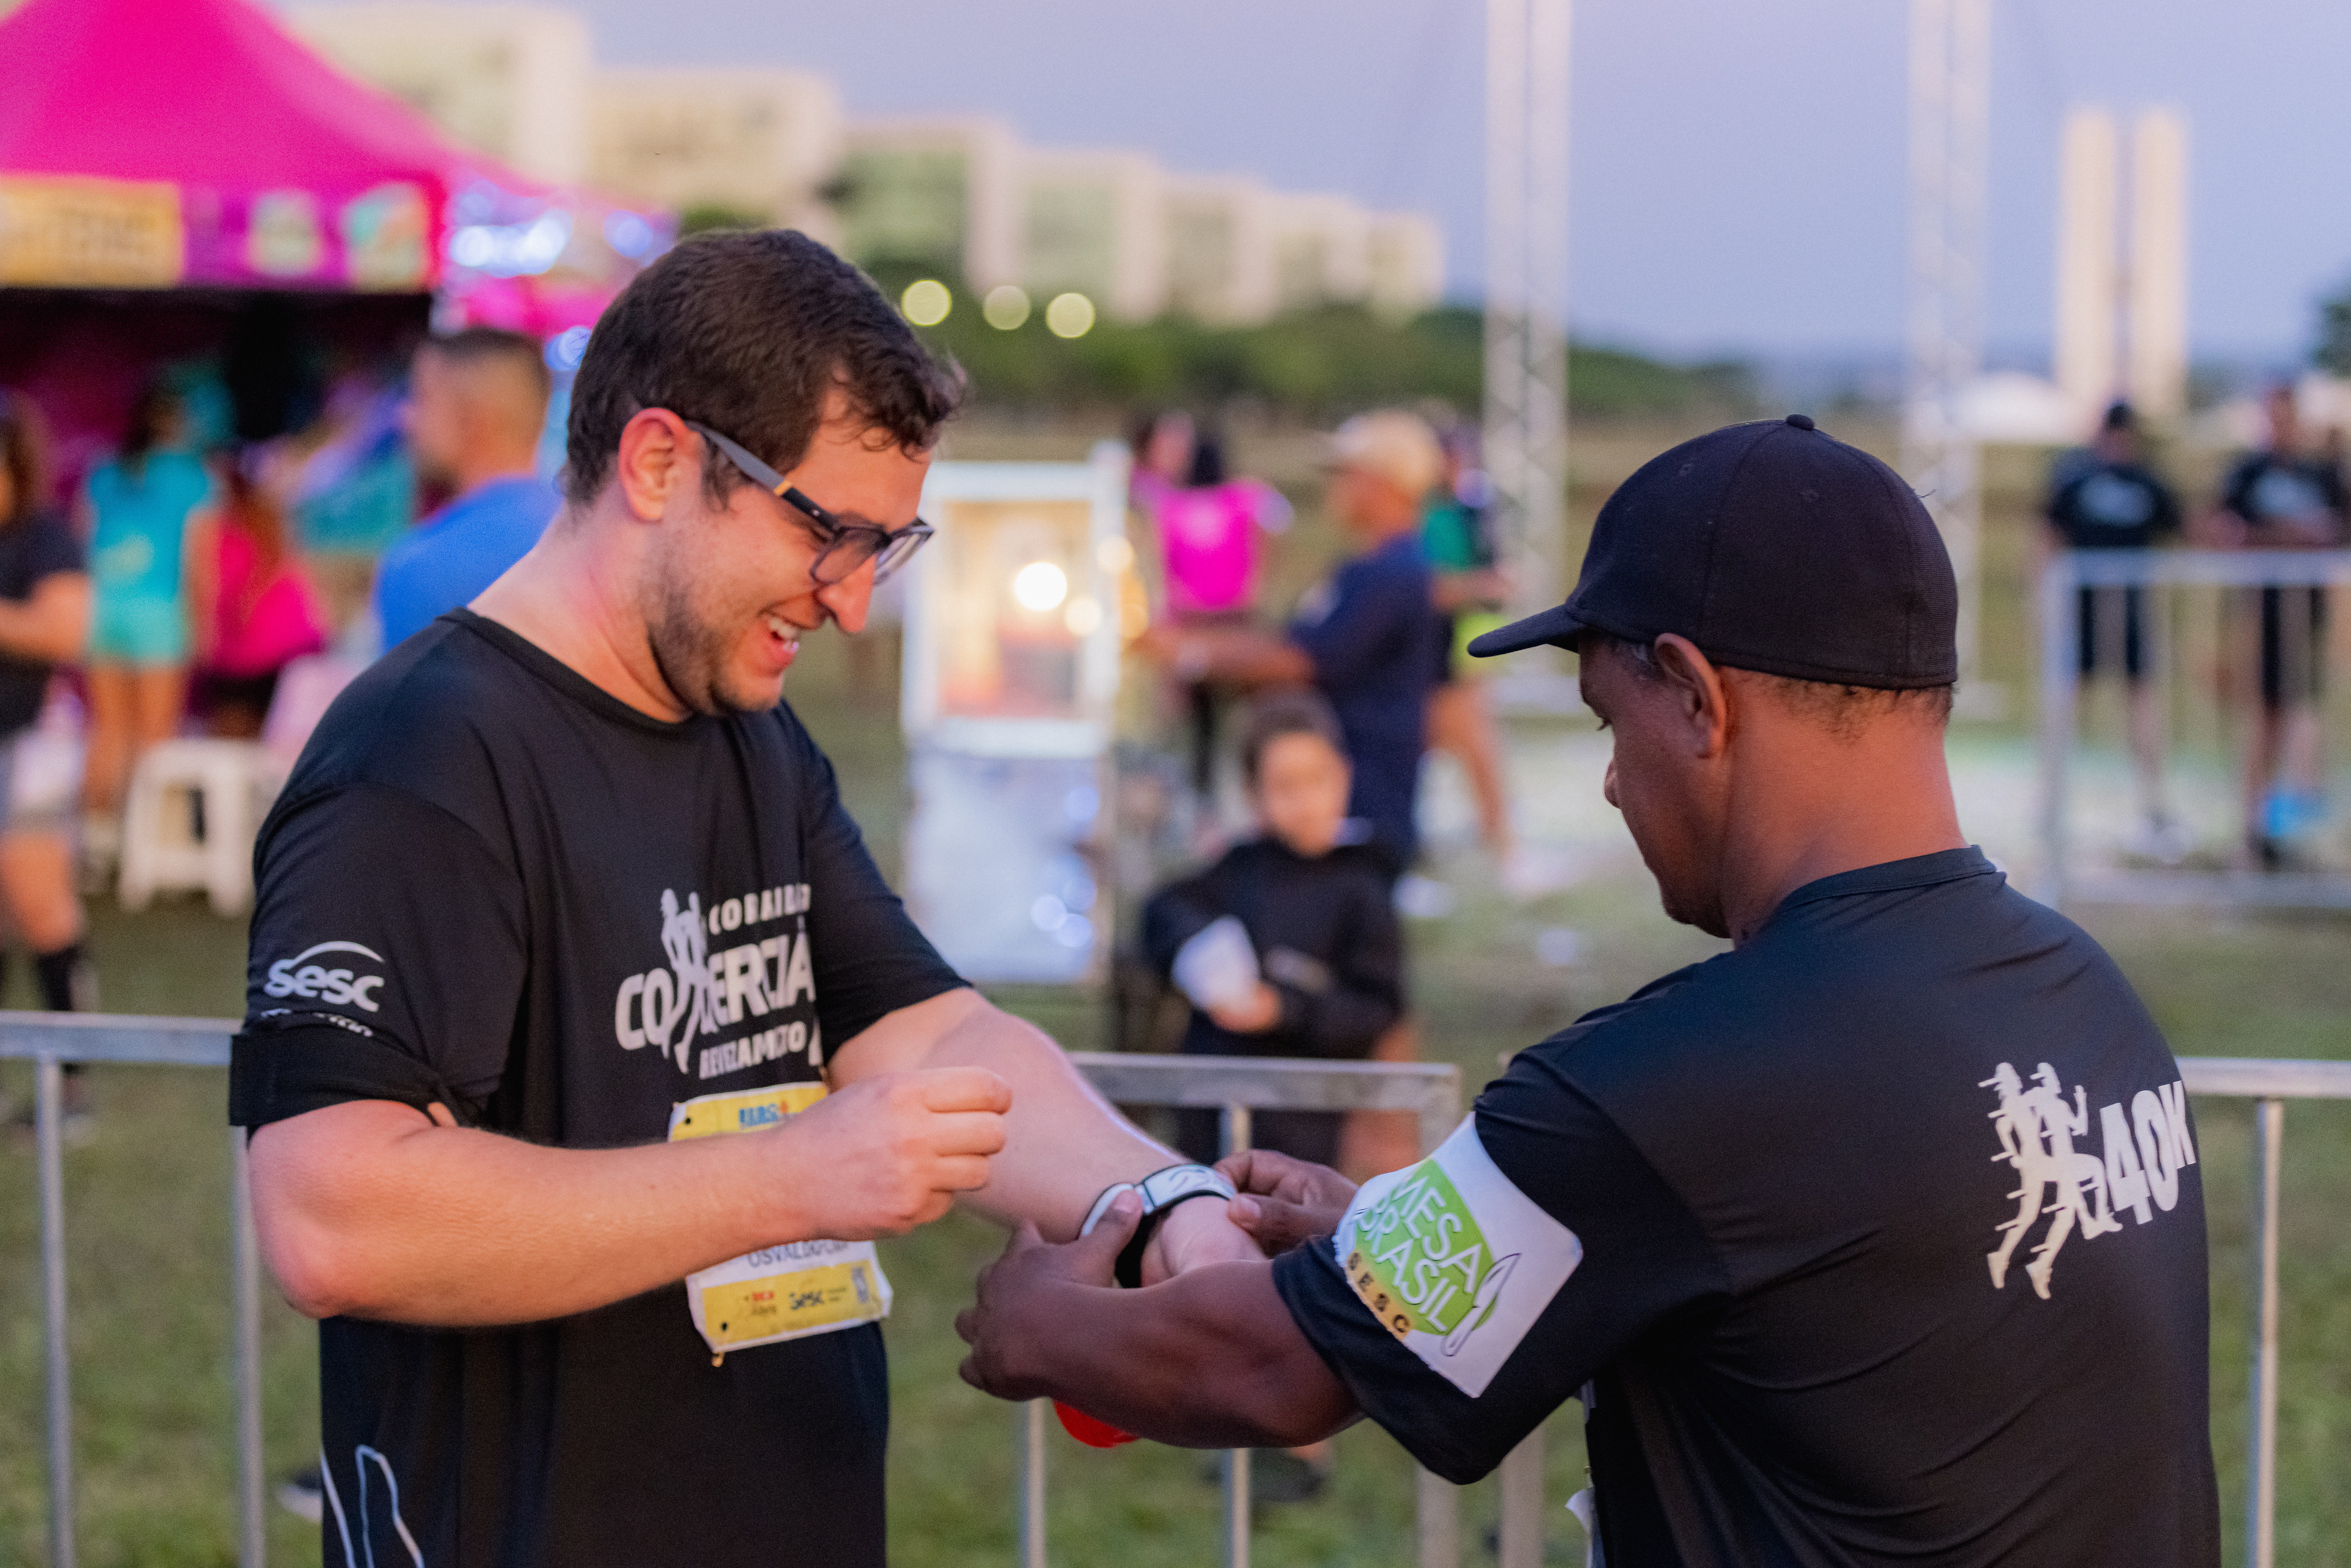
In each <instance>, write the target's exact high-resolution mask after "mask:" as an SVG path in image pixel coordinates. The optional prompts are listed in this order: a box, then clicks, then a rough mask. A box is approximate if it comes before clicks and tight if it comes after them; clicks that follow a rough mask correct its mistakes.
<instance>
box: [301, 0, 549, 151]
mask: <svg viewBox="0 0 2351 1568" xmlns="http://www.w3.org/2000/svg"><path fill="white" fill-rule="evenodd" d="M287 20H288V22H290V23H291V25H292V26H293V28H294V30H295V32H296V33H297V34H298V35H299V36H300V37H302V38H303V39H304V40H306V41H307V42H308V43H309V44H310V45H311V47H314V48H316V49H318V50H319V53H321V54H323V55H325V56H326V57H328V58H329V59H330V60H332V61H333V62H334V63H335V64H337V65H339V66H340V67H341V68H343V69H345V70H347V71H349V72H350V73H351V74H352V75H353V76H355V77H358V78H360V79H361V80H363V81H367V82H371V83H373V84H374V85H375V86H377V87H380V88H381V89H384V90H386V91H388V92H390V93H392V94H393V95H394V96H395V97H398V98H401V99H406V100H407V101H408V102H409V103H411V104H413V105H414V106H415V107H416V108H417V109H419V110H422V111H423V113H424V115H425V116H426V118H428V119H430V120H432V121H433V123H434V124H435V125H437V126H439V127H440V128H441V130H442V131H444V132H445V133H446V134H447V135H448V136H449V138H450V139H451V140H452V141H456V142H458V143H459V144H461V145H463V146H466V147H470V148H473V149H474V150H475V151H476V152H486V153H488V154H489V155H490V156H491V157H493V158H496V159H497V160H498V161H500V162H503V163H506V164H507V165H508V166H509V167H511V168H513V169H515V170H517V171H518V172H522V173H525V174H528V175H531V176H533V177H534V178H537V179H540V180H545V181H548V182H549V183H557V184H574V183H579V182H580V181H581V180H584V179H585V178H586V177H587V174H588V161H589V136H588V105H589V89H590V78H592V76H593V74H594V67H593V59H592V40H591V38H590V33H589V28H588V24H587V22H586V21H585V20H584V19H583V18H581V17H580V16H578V15H577V14H576V13H574V12H571V11H567V10H562V9H559V8H558V7H555V6H552V5H455V4H447V3H444V0H371V3H368V4H361V5H331V6H329V5H305V6H299V7H297V8H296V9H294V10H293V11H292V12H290V13H289V14H288V16H287Z"/></svg>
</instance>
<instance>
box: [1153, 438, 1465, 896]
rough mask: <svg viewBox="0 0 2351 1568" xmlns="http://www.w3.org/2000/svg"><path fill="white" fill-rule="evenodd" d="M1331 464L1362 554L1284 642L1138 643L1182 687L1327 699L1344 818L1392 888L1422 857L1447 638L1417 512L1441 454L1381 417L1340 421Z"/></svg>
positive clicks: (1184, 638)
mask: <svg viewBox="0 0 2351 1568" xmlns="http://www.w3.org/2000/svg"><path fill="white" fill-rule="evenodd" d="M1325 463H1326V465H1327V466H1328V468H1329V472H1330V480H1329V487H1328V489H1327V491H1326V492H1325V498H1324V505H1325V507H1327V508H1328V509H1329V511H1330V513H1331V515H1332V517H1333V518H1335V519H1336V520H1337V521H1338V523H1339V524H1340V526H1341V527H1342V528H1344V529H1345V530H1346V531H1347V533H1348V535H1349V536H1350V537H1351V538H1352V540H1353V543H1354V545H1355V547H1356V550H1355V553H1354V554H1353V555H1352V556H1350V557H1349V558H1348V559H1346V560H1344V561H1343V562H1341V563H1340V565H1339V567H1338V568H1337V570H1334V571H1332V574H1331V575H1330V577H1328V578H1327V579H1325V580H1323V581H1322V583H1321V584H1319V585H1317V586H1316V587H1315V588H1314V589H1312V590H1311V591H1309V592H1308V593H1307V594H1306V596H1305V597H1304V598H1303V599H1302V600H1301V601H1300V602H1299V606H1298V612H1297V614H1296V615H1295V616H1294V617H1292V619H1291V621H1290V627H1289V630H1288V632H1287V633H1286V634H1285V635H1282V636H1275V635H1273V634H1271V633H1270V632H1261V631H1259V630H1256V629H1255V628H1252V627H1246V626H1230V627H1227V626H1206V627H1201V626H1189V627H1187V626H1185V625H1182V624H1180V623H1176V624H1170V625H1163V626H1157V627H1154V628H1153V629H1152V630H1151V631H1150V632H1147V633H1146V634H1145V635H1144V637H1143V639H1142V640H1141V641H1140V642H1139V643H1137V647H1138V648H1139V649H1140V650H1141V651H1142V652H1143V653H1144V654H1145V655H1146V656H1148V657H1151V658H1153V659H1155V660H1156V661H1158V662H1159V663H1161V664H1163V665H1164V666H1165V668H1167V669H1168V670H1170V671H1171V672H1172V673H1173V674H1175V677H1176V678H1177V679H1178V680H1182V681H1187V682H1208V683H1212V684H1214V685H1219V686H1227V687H1237V688H1240V689H1244V690H1251V689H1258V688H1262V687H1268V686H1304V685H1311V686H1313V687H1315V688H1316V689H1317V690H1319V691H1320V692H1321V693H1322V695H1323V696H1324V697H1325V698H1327V699H1328V700H1329V702H1330V704H1331V706H1332V710H1333V711H1334V712H1335V713H1336V714H1337V715H1338V717H1339V727H1340V730H1341V733H1342V734H1343V736H1344V737H1345V738H1346V748H1347V760H1348V763H1349V764H1350V766H1351V767H1352V768H1353V770H1354V778H1353V788H1352V789H1351V791H1350V793H1349V797H1348V810H1349V811H1350V812H1351V813H1352V814H1353V816H1354V817H1356V818H1358V819H1361V820H1362V821H1364V823H1365V824H1366V825H1367V827H1368V830H1369V839H1368V841H1369V842H1370V843H1371V844H1372V845H1373V846H1374V849H1375V850H1376V851H1377V852H1378V853H1379V854H1380V856H1381V857H1382V859H1383V861H1384V864H1385V866H1386V868H1387V874H1388V876H1389V879H1390V881H1391V882H1392V883H1393V882H1395V880H1397V879H1400V878H1402V877H1403V876H1404V874H1405V873H1406V872H1407V871H1409V870H1410V869H1411V866H1412V862H1413V861H1414V859H1415V857H1416V855H1417V854H1418V853H1419V850H1420V835H1419V830H1418V828H1417V827H1416V824H1415V822H1414V820H1413V807H1414V800H1415V797H1416V795H1417V793H1418V791H1419V788H1420V757H1421V752H1422V750H1423V748H1424V745H1425V742H1426V736H1427V722H1428V713H1427V710H1428V688H1429V685H1430V677H1431V675H1432V674H1433V672H1434V670H1435V667H1436V664H1437V652H1436V645H1437V616H1436V612H1435V611H1434V610H1433V609H1432V608H1431V602H1432V600H1431V595H1432V589H1431V586H1430V581H1429V570H1428V558H1427V556H1426V554H1425V553H1424V552H1423V551H1422V549H1421V543H1420V522H1421V502H1422V500H1423V498H1424V497H1426V495H1427V494H1428V491H1429V489H1430V487H1431V486H1434V485H1435V484H1436V483H1437V479H1438V477H1439V476H1440V475H1441V474H1442V472H1443V468H1444V455H1443V454H1442V453H1441V452H1439V450H1438V449H1437V435H1436V433H1435V432H1434V431H1432V430H1430V429H1429V427H1428V423H1427V421H1426V420H1424V419H1422V418H1421V417H1420V416H1419V415H1418V414H1416V413H1405V412H1404V411H1402V410H1396V409H1384V410H1381V411H1379V412H1377V413H1365V414H1358V415H1357V416H1356V417H1354V418H1353V419H1351V420H1349V421H1347V423H1344V424H1343V425H1341V426H1340V427H1339V429H1338V431H1337V432H1336V433H1335V434H1333V435H1332V438H1331V442H1330V446H1329V450H1328V453H1327V455H1326V457H1325Z"/></svg>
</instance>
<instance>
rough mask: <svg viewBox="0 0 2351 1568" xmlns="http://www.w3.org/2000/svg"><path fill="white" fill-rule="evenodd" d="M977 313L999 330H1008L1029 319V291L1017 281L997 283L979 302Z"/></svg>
mask: <svg viewBox="0 0 2351 1568" xmlns="http://www.w3.org/2000/svg"><path fill="white" fill-rule="evenodd" d="M979 313H980V314H981V315H982V316H984V317H986V318H987V324H988V325H989V326H991V327H993V328H995V329H997V330H998V331H999V332H1009V331H1011V330H1012V329H1014V328H1015V327H1018V326H1019V325H1020V324H1021V323H1022V322H1023V321H1026V320H1028V319H1029V291H1028V290H1027V289H1025V288H1023V287H1020V286H1019V284H1017V283H999V284H998V285H997V286H996V287H993V288H991V289H989V290H988V291H987V298H985V299H983V300H981V301H980V302H979Z"/></svg>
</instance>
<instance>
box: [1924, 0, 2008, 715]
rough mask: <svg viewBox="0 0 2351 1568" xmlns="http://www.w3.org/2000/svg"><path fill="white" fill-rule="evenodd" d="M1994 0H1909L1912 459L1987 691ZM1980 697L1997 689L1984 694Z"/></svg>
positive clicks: (1968, 676)
mask: <svg viewBox="0 0 2351 1568" xmlns="http://www.w3.org/2000/svg"><path fill="white" fill-rule="evenodd" d="M1990 111H1991V0H1910V298H1909V310H1910V323H1909V327H1910V330H1909V339H1910V344H1909V348H1910V353H1909V373H1908V376H1907V384H1906V386H1905V389H1904V390H1905V396H1904V404H1905V406H1904V409H1903V422H1902V466H1903V471H1904V473H1905V474H1906V475H1907V476H1908V478H1909V480H1910V482H1911V484H1912V485H1913V486H1916V487H1917V490H1918V493H1919V494H1920V495H1921V496H1922V497H1925V499H1926V503H1927V509H1928V512H1929V513H1931V514H1932V515H1933V517H1934V519H1935V524H1936V526H1937V527H1938V528H1940V529H1941V530H1942V533H1943V542H1944V543H1945V544H1946V545H1947V546H1948V547H1949V549H1950V552H1951V565H1952V567H1953V569H1954V570H1956V571H1957V572H1958V574H1959V685H1960V692H1961V696H1962V698H1963V699H1965V698H1966V697H1967V696H1968V695H1969V694H1970V690H1971V688H1978V687H1979V685H1980V683H1979V672H1980V645H1981V640H1982V637H1981V623H1982V604H1981V601H1982V587H1983V573H1982V564H1981V559H1980V558H1981V548H1980V547H1981V539H1982V534H1983V495H1982V488H1981V480H1980V455H1979V452H1978V449H1977V444H1976V442H1975V440H1974V438H1973V437H1972V436H1971V435H1970V434H1969V433H1968V432H1967V431H1966V429H1965V428H1964V427H1963V424H1962V422H1961V409H1960V403H1961V401H1962V399H1963V398H1964V396H1965V395H1966V392H1967V390H1968V388H1969V387H1970V385H1971V384H1972V383H1973V382H1974V381H1975V379H1976V376H1977V374H1978V372H1979V371H1980V370H1981V368H1982V364H1983V274H1984V183H1985V172H1986V165H1987V162H1988V159H1987V156H1986V141H1985V127H1986V121H1987V120H1989V118H1990ZM1976 695H1977V698H1978V700H1979V701H1980V700H1981V699H1982V698H1983V697H1984V696H1987V695H1990V694H1988V693H1983V692H1981V691H1980V690H1978V691H1977V693H1976Z"/></svg>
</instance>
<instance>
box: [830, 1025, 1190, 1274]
mask: <svg viewBox="0 0 2351 1568" xmlns="http://www.w3.org/2000/svg"><path fill="white" fill-rule="evenodd" d="M926 1011H932V1012H934V1014H935V1016H932V1017H928V1018H925V1017H924V1016H922V1015H924V1014H925V1012H926ZM901 1017H904V1019H906V1020H907V1021H908V1023H909V1025H911V1026H914V1027H910V1028H908V1029H906V1030H904V1031H901V1030H896V1029H893V1020H895V1019H899V1018H901ZM925 1026H928V1028H929V1029H930V1030H935V1032H925ZM912 1067H984V1068H987V1070H988V1071H991V1072H993V1073H995V1074H996V1075H997V1076H998V1077H999V1078H1002V1079H1003V1080H1004V1081H1005V1082H1007V1083H1009V1084H1010V1085H1011V1086H1012V1109H1011V1111H1010V1112H1009V1113H1008V1114H1007V1115H1006V1116H1005V1119H1004V1120H1005V1142H1004V1152H1003V1153H1002V1154H999V1155H997V1156H996V1157H995V1158H994V1159H992V1160H990V1161H989V1162H988V1171H987V1186H984V1187H982V1188H980V1189H979V1190H978V1191H977V1192H974V1193H970V1194H968V1195H967V1196H966V1197H965V1198H964V1203H965V1206H966V1207H969V1208H971V1209H974V1210H975V1211H977V1212H978V1213H980V1214H982V1215H985V1216H987V1218H989V1219H992V1220H994V1221H996V1222H997V1223H998V1224H999V1225H1006V1226H1009V1225H1013V1224H1016V1223H1018V1222H1019V1221H1020V1220H1023V1219H1026V1220H1029V1221H1030V1222H1031V1223H1033V1224H1034V1225H1035V1226H1036V1227H1037V1228H1038V1230H1039V1231H1040V1233H1041V1234H1042V1235H1043V1236H1044V1237H1045V1238H1046V1239H1048V1240H1052V1241H1067V1240H1069V1239H1071V1237H1073V1236H1075V1235H1076V1234H1077V1233H1078V1227H1079V1226H1080V1225H1081V1224H1083V1223H1084V1221H1085V1218H1086V1210H1087V1208H1088V1207H1091V1206H1092V1203H1093V1200H1094V1198H1095V1197H1097V1196H1099V1195H1100V1194H1101V1192H1102V1189H1103V1188H1104V1187H1107V1186H1113V1185H1115V1184H1116V1183H1119V1182H1123V1181H1134V1180H1135V1179H1136V1178H1137V1177H1140V1176H1148V1175H1150V1174H1151V1173H1152V1172H1153V1171H1155V1170H1158V1169H1160V1168H1162V1167H1163V1166H1168V1165H1171V1164H1174V1163H1175V1161H1177V1160H1179V1159H1180V1158H1182V1156H1181V1155H1175V1154H1172V1153H1170V1152H1169V1151H1168V1150H1167V1149H1166V1147H1165V1145H1161V1144H1160V1143H1159V1142H1158V1141H1157V1140H1155V1139H1154V1138H1152V1137H1150V1136H1149V1135H1148V1134H1145V1133H1144V1132H1143V1130H1142V1129H1141V1128H1139V1127H1137V1126H1135V1125H1134V1124H1133V1123H1131V1122H1129V1121H1127V1120H1126V1118H1124V1117H1123V1116H1121V1115H1120V1114H1119V1113H1118V1112H1117V1110H1116V1109H1115V1108H1114V1107H1113V1105H1112V1104H1111V1103H1110V1102H1108V1101H1107V1100H1104V1099H1103V1098H1102V1096H1101V1095H1100V1094H1098V1093H1096V1092H1094V1090H1093V1087H1092V1085H1091V1084H1089V1083H1087V1082H1086V1081H1085V1079H1084V1078H1083V1077H1082V1076H1081V1074H1080V1073H1079V1071H1078V1070H1077V1068H1076V1067H1075V1066H1073V1065H1071V1061H1070V1059H1069V1057H1068V1056H1067V1055H1066V1054H1065V1053H1064V1052H1063V1051H1062V1050H1061V1047H1060V1046H1058V1045H1056V1044H1054V1043H1053V1040H1052V1039H1051V1037H1050V1036H1048V1035H1047V1034H1046V1033H1045V1032H1044V1031H1043V1030H1040V1029H1038V1028H1037V1027H1036V1026H1035V1025H1034V1024H1031V1023H1029V1022H1026V1021H1025V1020H1023V1019H1017V1018H1014V1017H1013V1016H1012V1015H1010V1014H1009V1013H1007V1012H1004V1011H1002V1010H1001V1009H998V1008H997V1007H995V1006H994V1005H992V1004H991V1003H989V1002H988V1001H987V998H983V997H982V996H980V994H979V993H978V992H977V991H969V990H964V991H951V992H948V993H947V994H946V996H942V997H935V998H932V999H931V1000H930V1001H927V1002H924V1003H921V1004H920V1005H919V1006H917V1007H914V1008H909V1009H905V1011H904V1014H903V1015H898V1014H893V1016H892V1017H891V1018H888V1019H883V1020H882V1022H880V1023H878V1024H876V1025H874V1026H873V1028H872V1029H871V1030H868V1031H866V1033H864V1034H862V1035H860V1036H858V1038H857V1040H855V1041H853V1042H852V1046H851V1048H849V1049H844V1050H843V1051H841V1053H840V1054H839V1055H838V1056H837V1057H836V1058H835V1059H834V1070H835V1072H836V1074H837V1075H838V1076H839V1077H840V1078H841V1079H842V1080H843V1081H844V1082H854V1081H855V1080H856V1079H857V1078H858V1077H861V1076H863V1075H865V1074H868V1073H871V1072H875V1071H903V1070H904V1069H907V1068H912Z"/></svg>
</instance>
